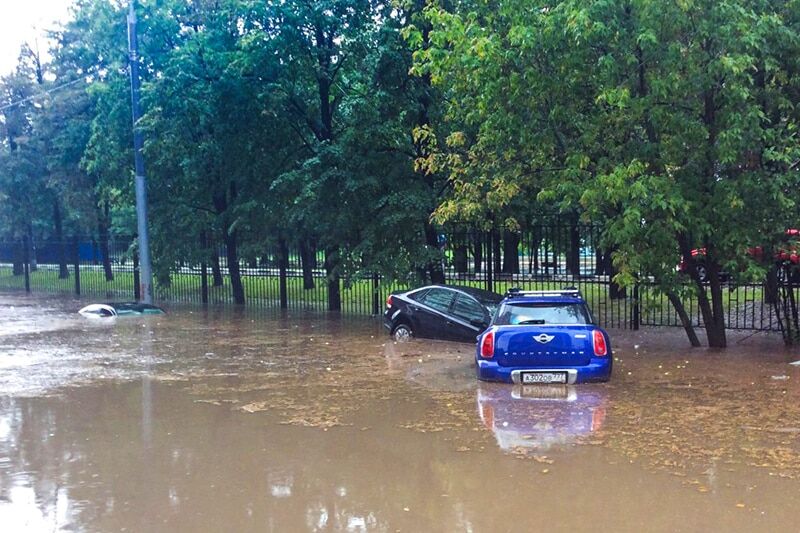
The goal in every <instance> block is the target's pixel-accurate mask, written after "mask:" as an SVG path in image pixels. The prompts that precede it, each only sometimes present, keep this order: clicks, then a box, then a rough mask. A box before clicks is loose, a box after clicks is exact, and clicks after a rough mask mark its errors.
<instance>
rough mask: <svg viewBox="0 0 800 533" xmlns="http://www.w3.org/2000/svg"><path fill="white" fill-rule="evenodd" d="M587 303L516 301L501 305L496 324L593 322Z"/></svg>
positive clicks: (495, 318) (495, 319)
mask: <svg viewBox="0 0 800 533" xmlns="http://www.w3.org/2000/svg"><path fill="white" fill-rule="evenodd" d="M591 323H592V320H591V317H590V315H589V310H588V309H587V308H586V305H585V304H559V303H547V304H545V303H533V302H514V303H504V304H502V305H501V306H500V309H499V310H498V311H497V314H496V315H495V317H494V321H493V324H494V325H496V326H509V325H511V326H515V325H524V324H560V325H561V324H591Z"/></svg>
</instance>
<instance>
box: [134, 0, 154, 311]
mask: <svg viewBox="0 0 800 533" xmlns="http://www.w3.org/2000/svg"><path fill="white" fill-rule="evenodd" d="M135 4H136V2H135V0H131V2H130V9H129V10H128V53H129V63H130V68H131V110H132V112H133V163H134V167H135V170H136V178H135V180H136V219H137V226H138V233H139V268H140V274H139V295H140V297H141V299H142V301H143V302H144V303H146V304H152V303H153V269H152V266H151V264H150V239H149V236H148V233H147V183H146V180H145V174H144V158H143V157H142V145H143V142H144V140H143V139H142V132H141V130H140V129H139V127H138V126H137V123H138V122H139V118H141V116H142V114H141V110H140V109H139V42H138V40H137V39H136V5H135Z"/></svg>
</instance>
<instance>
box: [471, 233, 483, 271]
mask: <svg viewBox="0 0 800 533" xmlns="http://www.w3.org/2000/svg"><path fill="white" fill-rule="evenodd" d="M472 246H473V248H472V249H473V254H472V256H473V258H474V259H475V273H476V274H480V273H481V270H482V268H483V240H482V239H481V234H480V232H478V231H476V232H475V233H473V234H472Z"/></svg>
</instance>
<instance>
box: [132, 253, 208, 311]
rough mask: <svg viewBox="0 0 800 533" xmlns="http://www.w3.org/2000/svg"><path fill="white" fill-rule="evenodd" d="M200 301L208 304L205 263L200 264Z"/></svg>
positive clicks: (206, 264)
mask: <svg viewBox="0 0 800 533" xmlns="http://www.w3.org/2000/svg"><path fill="white" fill-rule="evenodd" d="M137 287H138V285H137ZM200 300H201V301H202V302H203V304H207V303H208V263H206V262H205V261H203V262H202V263H200Z"/></svg>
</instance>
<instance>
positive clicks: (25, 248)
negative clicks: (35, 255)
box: [22, 236, 31, 294]
mask: <svg viewBox="0 0 800 533" xmlns="http://www.w3.org/2000/svg"><path fill="white" fill-rule="evenodd" d="M22 272H23V274H25V292H26V293H28V294H30V293H31V249H30V241H29V240H28V237H27V236H26V237H25V238H24V239H22Z"/></svg>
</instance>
